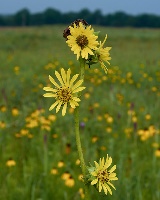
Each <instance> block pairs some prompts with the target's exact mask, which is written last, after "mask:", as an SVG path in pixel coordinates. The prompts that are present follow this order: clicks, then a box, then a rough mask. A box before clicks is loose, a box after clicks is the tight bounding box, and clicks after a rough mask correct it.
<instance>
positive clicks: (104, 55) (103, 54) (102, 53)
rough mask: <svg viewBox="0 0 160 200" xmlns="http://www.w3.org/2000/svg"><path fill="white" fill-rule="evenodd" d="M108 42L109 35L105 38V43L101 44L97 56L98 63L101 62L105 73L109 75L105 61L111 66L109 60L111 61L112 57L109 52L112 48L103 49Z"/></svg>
mask: <svg viewBox="0 0 160 200" xmlns="http://www.w3.org/2000/svg"><path fill="white" fill-rule="evenodd" d="M106 40H107V35H106V37H105V38H104V41H103V42H102V43H101V42H100V45H99V48H98V49H97V51H96V54H97V57H98V61H99V62H100V64H101V67H102V69H103V70H104V71H105V73H107V70H108V69H107V67H106V66H105V64H104V63H103V61H104V62H107V63H108V64H109V65H110V63H109V60H111V57H110V53H109V50H110V49H111V48H112V47H105V48H103V46H104V43H105V42H106Z"/></svg>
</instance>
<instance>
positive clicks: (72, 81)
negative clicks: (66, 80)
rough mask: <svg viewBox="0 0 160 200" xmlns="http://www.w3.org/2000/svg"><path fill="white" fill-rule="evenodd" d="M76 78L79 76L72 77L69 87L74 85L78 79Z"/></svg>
mask: <svg viewBox="0 0 160 200" xmlns="http://www.w3.org/2000/svg"><path fill="white" fill-rule="evenodd" d="M78 76H79V74H75V75H74V76H73V77H72V79H71V81H70V87H71V86H72V84H73V83H74V81H75V80H76V79H77V78H78Z"/></svg>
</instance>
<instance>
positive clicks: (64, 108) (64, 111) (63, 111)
mask: <svg viewBox="0 0 160 200" xmlns="http://www.w3.org/2000/svg"><path fill="white" fill-rule="evenodd" d="M66 109H67V103H65V104H64V106H63V109H62V116H64V115H65V114H66Z"/></svg>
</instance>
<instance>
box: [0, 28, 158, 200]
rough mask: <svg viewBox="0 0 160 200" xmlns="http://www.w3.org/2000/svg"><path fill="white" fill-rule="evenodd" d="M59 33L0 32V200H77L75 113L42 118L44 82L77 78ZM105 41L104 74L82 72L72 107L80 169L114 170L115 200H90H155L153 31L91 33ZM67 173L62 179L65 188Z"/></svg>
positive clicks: (155, 43) (95, 70)
mask: <svg viewBox="0 0 160 200" xmlns="http://www.w3.org/2000/svg"><path fill="white" fill-rule="evenodd" d="M65 28H66V27H65V26H62V25H60V26H58V25H57V26H44V27H43V26H42V27H28V28H4V29H2V28H1V29H0V200H51V199H53V200H54V199H57V200H79V199H83V194H82V189H81V188H83V182H82V181H81V180H80V178H79V177H80V175H81V168H80V166H79V165H78V162H77V159H78V154H77V149H76V143H75V135H74V122H73V112H72V110H71V109H68V111H69V112H67V114H66V115H65V116H64V117H62V116H61V112H59V113H58V114H56V113H55V110H53V111H51V112H49V111H48V109H49V107H50V105H51V103H52V102H53V100H52V99H51V98H44V97H43V94H44V91H43V89H42V88H43V87H44V86H47V84H48V83H49V80H48V75H49V74H50V75H51V76H53V77H54V70H55V69H56V70H59V69H60V68H61V67H63V68H65V69H68V68H69V67H70V68H71V70H72V75H73V74H74V73H78V72H79V63H78V62H77V60H76V57H75V55H73V53H72V52H71V51H70V48H69V47H68V46H67V44H66V43H65V39H64V38H63V36H62V35H63V30H64V29H65ZM94 29H95V31H99V30H100V31H101V32H100V35H99V37H100V39H101V40H103V39H104V37H105V34H106V33H107V34H108V39H107V42H106V44H107V46H112V49H111V52H110V53H111V57H112V60H111V65H110V66H108V69H109V70H108V74H107V75H106V74H105V73H104V71H103V70H102V69H101V68H100V66H99V65H98V64H97V65H92V66H91V68H90V69H89V68H88V66H86V74H85V83H84V85H85V86H86V89H85V90H84V92H83V95H82V101H81V105H80V122H81V124H83V126H80V130H81V139H82V146H83V152H84V156H85V161H86V163H87V164H89V163H91V164H93V163H94V160H99V158H100V157H106V155H107V154H109V156H111V157H112V158H113V164H116V165H117V169H116V173H117V177H118V179H119V180H118V181H115V182H114V185H115V187H116V191H113V195H112V196H111V195H107V196H106V195H104V193H99V192H97V191H96V189H95V188H94V187H90V196H91V199H93V200H100V199H101V200H102V199H108V200H111V199H114V200H159V199H160V170H159V169H160V53H159V52H160V45H159V41H160V30H159V29H155V30H153V29H132V28H106V27H94ZM66 172H67V173H69V179H68V180H63V177H64V174H65V173H66Z"/></svg>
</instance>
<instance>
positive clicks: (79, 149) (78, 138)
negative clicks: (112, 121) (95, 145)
mask: <svg viewBox="0 0 160 200" xmlns="http://www.w3.org/2000/svg"><path fill="white" fill-rule="evenodd" d="M80 68H81V69H80V79H83V80H84V68H85V60H84V59H80ZM74 123H75V134H76V144H77V150H78V155H79V159H80V162H81V169H82V174H83V177H84V180H85V177H86V165H85V161H84V156H83V151H82V145H81V139H80V132H79V107H76V108H75V111H74ZM85 199H86V200H89V192H88V186H87V185H86V184H85Z"/></svg>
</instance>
